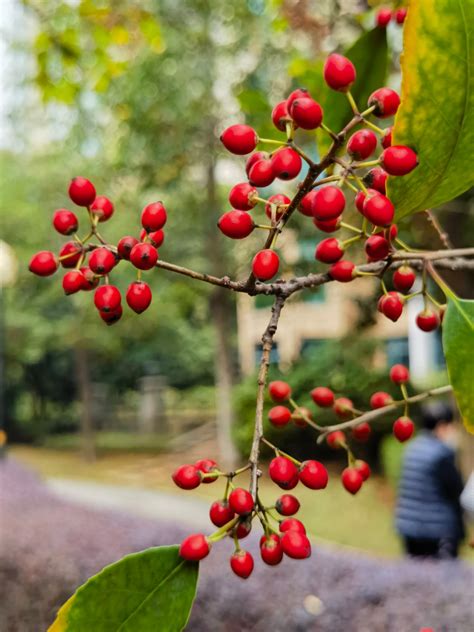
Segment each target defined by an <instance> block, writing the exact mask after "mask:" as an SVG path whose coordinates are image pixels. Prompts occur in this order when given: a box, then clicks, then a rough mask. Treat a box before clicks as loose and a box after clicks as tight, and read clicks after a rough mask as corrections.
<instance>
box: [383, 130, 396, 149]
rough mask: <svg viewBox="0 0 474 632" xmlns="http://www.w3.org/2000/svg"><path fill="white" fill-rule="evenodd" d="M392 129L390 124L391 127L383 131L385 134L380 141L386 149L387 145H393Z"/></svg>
mask: <svg viewBox="0 0 474 632" xmlns="http://www.w3.org/2000/svg"><path fill="white" fill-rule="evenodd" d="M392 130H393V127H392V126H390V127H387V129H386V130H385V131H384V133H383V136H382V139H381V141H380V142H381V144H382V147H383V148H384V149H387V147H390V146H391V145H392Z"/></svg>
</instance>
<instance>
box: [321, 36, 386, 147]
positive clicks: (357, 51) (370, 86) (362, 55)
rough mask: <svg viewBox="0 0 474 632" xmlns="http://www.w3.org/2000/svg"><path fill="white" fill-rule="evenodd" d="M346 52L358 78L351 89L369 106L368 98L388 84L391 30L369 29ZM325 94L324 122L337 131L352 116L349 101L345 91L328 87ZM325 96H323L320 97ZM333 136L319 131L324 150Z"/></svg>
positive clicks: (361, 106)
mask: <svg viewBox="0 0 474 632" xmlns="http://www.w3.org/2000/svg"><path fill="white" fill-rule="evenodd" d="M344 55H345V56H346V57H348V58H349V59H350V60H351V61H352V63H353V64H354V66H355V68H356V71H357V79H356V81H355V82H354V85H353V86H352V88H351V93H352V95H353V97H354V99H355V102H356V103H357V106H358V107H359V110H364V109H365V108H366V107H367V99H368V98H369V96H370V95H371V94H372V92H373V91H374V90H376V89H377V88H380V87H381V86H383V85H384V84H385V80H386V77H387V66H388V51H387V33H386V29H381V28H375V29H372V30H371V31H367V32H365V33H364V34H363V35H361V37H359V39H358V40H356V42H355V43H354V44H353V45H352V46H351V47H350V48H349V49H348V50H347V51H345V53H344ZM324 91H325V97H324V99H322V105H323V109H324V122H325V124H326V125H327V126H328V127H329V128H330V129H332V130H333V131H334V132H340V131H341V129H342V128H343V127H344V125H346V123H348V122H349V121H350V120H351V118H352V110H351V107H350V105H349V102H348V100H347V98H346V97H345V95H344V94H343V93H342V92H335V91H334V90H330V89H329V88H328V87H327V86H325V88H324ZM316 98H318V97H317V96H316ZM320 98H321V97H320ZM330 144H331V140H330V138H329V137H328V135H327V134H326V133H324V132H322V131H321V132H320V133H319V134H318V146H319V150H320V152H321V153H323V152H325V151H327V149H328V148H329V145H330Z"/></svg>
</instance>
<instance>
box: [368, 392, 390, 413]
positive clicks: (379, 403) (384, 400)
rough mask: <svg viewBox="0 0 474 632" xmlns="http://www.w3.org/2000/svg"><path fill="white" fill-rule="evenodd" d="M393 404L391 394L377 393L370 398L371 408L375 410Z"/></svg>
mask: <svg viewBox="0 0 474 632" xmlns="http://www.w3.org/2000/svg"><path fill="white" fill-rule="evenodd" d="M392 402H393V398H392V396H391V395H390V394H389V393H385V392H384V391H377V392H376V393H373V394H372V395H371V397H370V407H371V408H373V409H376V408H384V407H385V406H388V405H389V404H391V403H392Z"/></svg>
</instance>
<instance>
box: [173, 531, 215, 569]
mask: <svg viewBox="0 0 474 632" xmlns="http://www.w3.org/2000/svg"><path fill="white" fill-rule="evenodd" d="M210 550H211V547H210V544H209V542H208V541H207V538H206V537H205V536H204V535H202V534H201V533H195V534H193V535H188V537H187V538H186V539H185V540H183V541H182V542H181V546H180V547H179V554H180V556H181V557H182V558H183V559H185V560H188V562H199V560H202V559H203V558H205V557H206V555H208V554H209V551H210Z"/></svg>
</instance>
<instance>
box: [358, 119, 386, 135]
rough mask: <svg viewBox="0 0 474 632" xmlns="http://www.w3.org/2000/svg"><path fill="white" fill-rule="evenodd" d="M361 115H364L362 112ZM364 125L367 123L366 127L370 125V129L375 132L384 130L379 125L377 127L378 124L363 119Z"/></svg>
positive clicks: (379, 132)
mask: <svg viewBox="0 0 474 632" xmlns="http://www.w3.org/2000/svg"><path fill="white" fill-rule="evenodd" d="M362 116H364V114H362ZM364 125H367V127H370V129H372V130H373V131H374V132H376V133H377V134H383V133H384V131H385V130H383V129H382V128H381V127H379V126H378V125H375V123H372V122H371V121H367V120H365V121H364Z"/></svg>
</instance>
